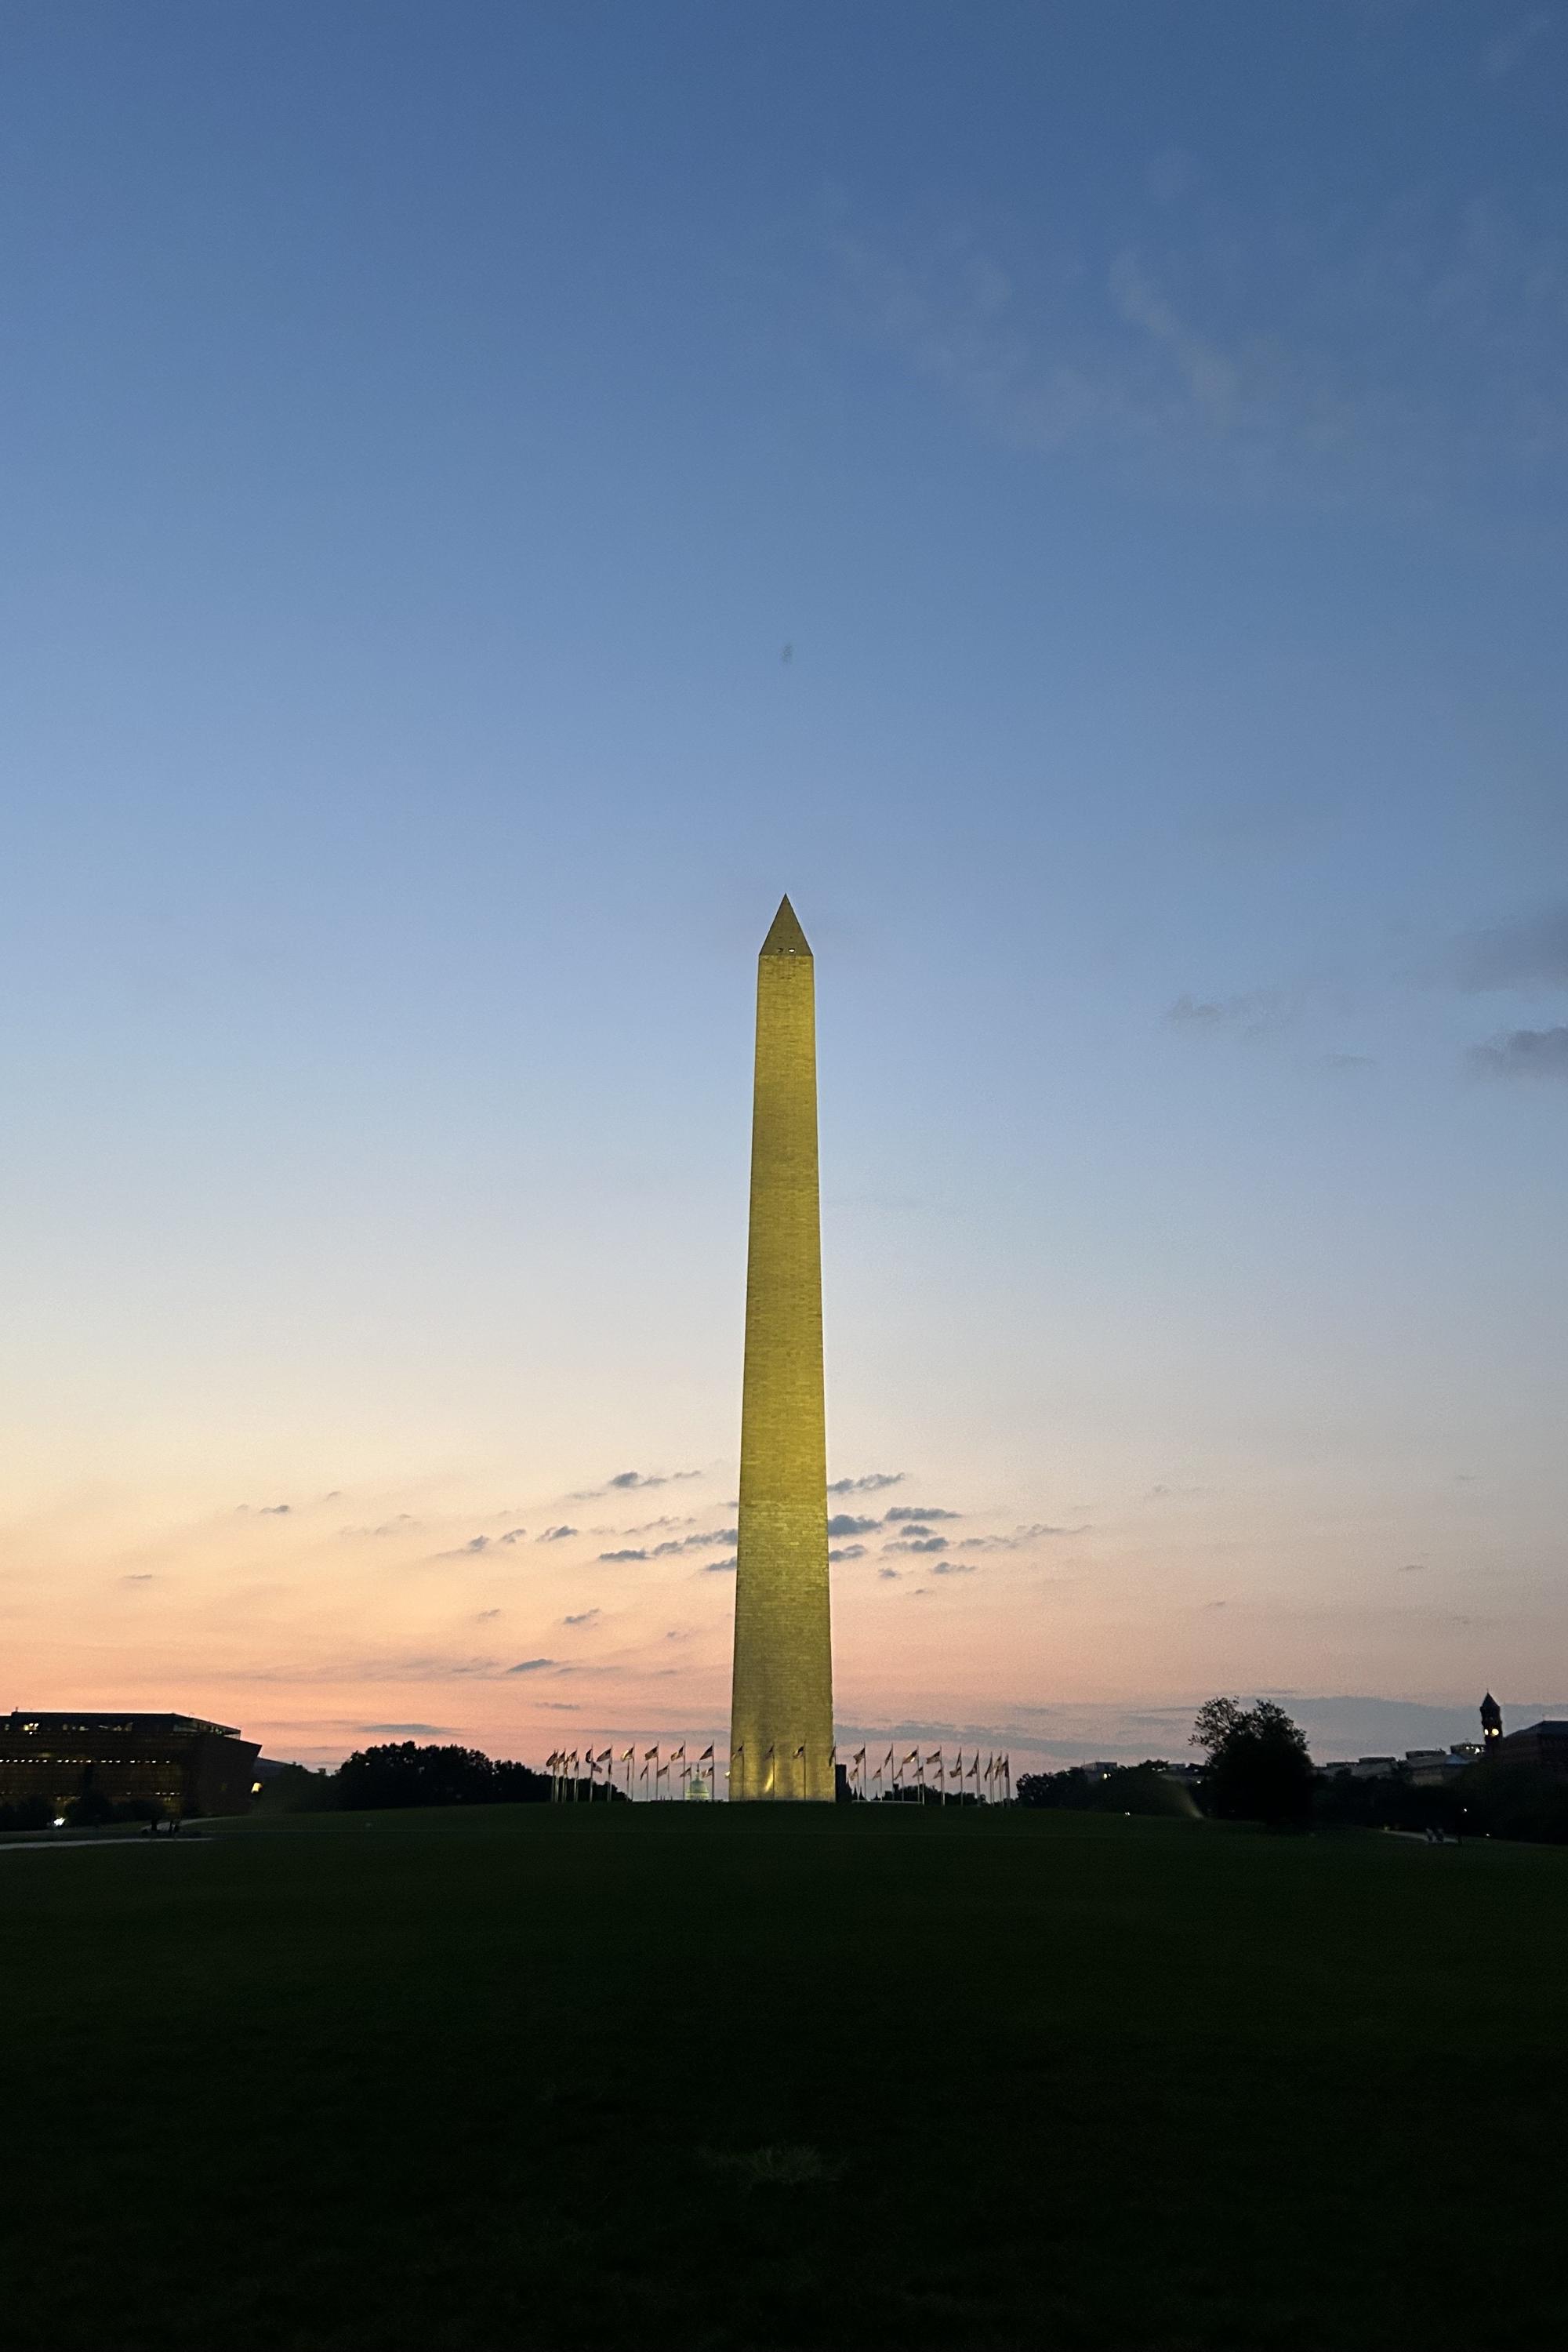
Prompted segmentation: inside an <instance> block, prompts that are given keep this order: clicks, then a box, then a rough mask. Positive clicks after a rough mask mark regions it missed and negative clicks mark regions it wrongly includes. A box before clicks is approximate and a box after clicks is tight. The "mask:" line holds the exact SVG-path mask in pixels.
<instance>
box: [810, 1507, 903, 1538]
mask: <svg viewBox="0 0 1568 2352" xmlns="http://www.w3.org/2000/svg"><path fill="white" fill-rule="evenodd" d="M895 1516H896V1514H895V1513H894V1512H892V1511H889V1514H888V1517H889V1518H892V1517H895ZM881 1524H882V1522H881V1520H880V1519H858V1518H857V1517H855V1515H854V1513H853V1512H852V1511H836V1512H835V1513H834V1516H833V1517H832V1518H830V1519H829V1520H828V1522H827V1532H828V1534H829V1535H830V1536H868V1535H869V1534H870V1533H871V1530H872V1528H879V1527H880V1526H881Z"/></svg>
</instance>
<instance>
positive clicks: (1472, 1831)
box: [1017, 1698, 1568, 1845]
mask: <svg viewBox="0 0 1568 2352" xmlns="http://www.w3.org/2000/svg"><path fill="white" fill-rule="evenodd" d="M1191 1745H1192V1746H1194V1747H1195V1748H1198V1749H1199V1750H1200V1751H1201V1754H1202V1758H1203V1762H1202V1764H1201V1767H1200V1769H1199V1771H1198V1774H1197V1777H1196V1779H1195V1780H1188V1779H1186V1778H1183V1779H1180V1780H1177V1779H1174V1778H1173V1776H1172V1773H1171V1768H1170V1766H1169V1764H1168V1763H1166V1762H1164V1761H1163V1760H1155V1759H1151V1760H1150V1761H1149V1762H1148V1763H1144V1764H1131V1765H1118V1766H1115V1767H1113V1768H1112V1769H1110V1771H1107V1772H1105V1773H1103V1774H1101V1775H1100V1776H1099V1777H1097V1778H1092V1779H1091V1778H1088V1777H1086V1776H1085V1775H1084V1774H1083V1773H1082V1772H1080V1771H1076V1770H1070V1769H1069V1770H1068V1771H1064V1772H1026V1773H1025V1774H1023V1775H1022V1776H1021V1777H1020V1779H1019V1780H1018V1782H1017V1801H1018V1802H1019V1804H1021V1805H1034V1806H1048V1807H1052V1808H1055V1809H1057V1810H1059V1811H1072V1812H1103V1813H1146V1814H1165V1815H1176V1814H1181V1813H1186V1814H1188V1815H1191V1814H1194V1813H1197V1812H1202V1813H1205V1814H1207V1815H1209V1816H1210V1817H1211V1818H1213V1819H1214V1820H1215V1821H1226V1822H1262V1823H1263V1824H1264V1825H1265V1826H1266V1827H1268V1828H1269V1829H1282V1830H1306V1829H1384V1830H1411V1831H1415V1832H1441V1833H1442V1834H1443V1835H1444V1836H1445V1837H1468V1836H1470V1837H1496V1838H1520V1839H1525V1840H1529V1841H1531V1842H1532V1843H1543V1844H1555V1845H1562V1844H1568V1782H1565V1781H1563V1780H1557V1779H1553V1778H1552V1776H1551V1775H1550V1774H1549V1773H1545V1772H1542V1770H1541V1769H1540V1768H1539V1767H1538V1766H1536V1765H1533V1764H1531V1763H1529V1762H1527V1761H1525V1760H1524V1759H1517V1760H1516V1759H1513V1758H1504V1757H1500V1756H1481V1757H1478V1758H1477V1759H1476V1760H1475V1761H1474V1762H1473V1763H1471V1764H1468V1765H1467V1766H1466V1767H1465V1768H1464V1769H1462V1770H1460V1771H1456V1772H1454V1773H1453V1774H1452V1775H1451V1776H1450V1777H1449V1778H1447V1780H1444V1782H1443V1783H1442V1785H1441V1786H1440V1787H1436V1788H1424V1787H1419V1786H1417V1785H1416V1784H1415V1782H1414V1781H1412V1780H1408V1779H1406V1778H1405V1775H1404V1774H1403V1773H1400V1772H1394V1773H1391V1774H1389V1775H1387V1776H1386V1777H1380V1778H1377V1779H1369V1780H1356V1779H1352V1776H1351V1775H1350V1774H1349V1773H1345V1772H1332V1773H1331V1772H1321V1771H1320V1770H1319V1769H1318V1768H1317V1767H1316V1766H1315V1765H1314V1763H1313V1762H1312V1759H1311V1757H1310V1755H1309V1753H1308V1750H1307V1740H1306V1735H1305V1734H1304V1733H1303V1731H1302V1730H1301V1728H1300V1725H1299V1724H1297V1723H1295V1722H1293V1721H1292V1720H1291V1718H1290V1717H1289V1715H1287V1714H1286V1712H1285V1710H1284V1708H1283V1707H1281V1706H1276V1705H1275V1704H1274V1702H1273V1701H1272V1700H1271V1699H1259V1700H1258V1703H1257V1705H1256V1706H1250V1707H1247V1706H1242V1705H1241V1704H1240V1702H1239V1700H1237V1699H1234V1698H1211V1699H1209V1700H1208V1701H1206V1702H1205V1705H1204V1706H1201V1707H1200V1708H1199V1709H1198V1713H1197V1719H1196V1721H1195V1723H1194V1727H1193V1734H1192V1741H1191Z"/></svg>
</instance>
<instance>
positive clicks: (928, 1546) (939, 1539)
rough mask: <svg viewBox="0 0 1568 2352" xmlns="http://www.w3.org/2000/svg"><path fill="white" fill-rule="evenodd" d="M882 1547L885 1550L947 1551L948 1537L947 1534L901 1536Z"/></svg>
mask: <svg viewBox="0 0 1568 2352" xmlns="http://www.w3.org/2000/svg"><path fill="white" fill-rule="evenodd" d="M882 1549H883V1550H884V1551H885V1552H887V1551H945V1550H946V1549H947V1538H946V1537H945V1536H912V1535H911V1536H900V1538H899V1539H898V1541H897V1542H896V1543H888V1544H884V1545H883V1546H882Z"/></svg>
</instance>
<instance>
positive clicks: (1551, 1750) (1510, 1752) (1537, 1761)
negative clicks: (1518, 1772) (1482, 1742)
mask: <svg viewBox="0 0 1568 2352" xmlns="http://www.w3.org/2000/svg"><path fill="white" fill-rule="evenodd" d="M1496 1753H1497V1755H1498V1758H1499V1759H1500V1761H1503V1762H1507V1763H1514V1764H1533V1765H1534V1766H1535V1769H1536V1770H1537V1771H1538V1772H1550V1773H1552V1776H1553V1777H1554V1778H1558V1779H1563V1780H1568V1722H1564V1721H1563V1720H1562V1719H1561V1718H1552V1717H1548V1718H1547V1720H1546V1721H1545V1722H1543V1723H1531V1724H1529V1725H1527V1726H1526V1727H1525V1728H1524V1729H1523V1730H1522V1731H1510V1733H1509V1735H1508V1738H1506V1739H1500V1740H1499V1742H1498V1745H1497V1750H1496Z"/></svg>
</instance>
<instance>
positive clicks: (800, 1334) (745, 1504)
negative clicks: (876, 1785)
mask: <svg viewBox="0 0 1568 2352" xmlns="http://www.w3.org/2000/svg"><path fill="white" fill-rule="evenodd" d="M730 1795H731V1799H732V1800H737V1799H738V1800H750V1799H753V1798H762V1799H773V1800H777V1799H779V1798H804V1799H807V1800H814V1801H817V1802H820V1803H831V1802H832V1801H833V1796H834V1771H833V1644H832V1635H831V1631H830V1628H829V1622H828V1599H827V1445H826V1424H825V1419H824V1412H823V1401H822V1242H821V1228H820V1221H819V1216H818V1210H817V1194H816V974H815V971H814V970H813V966H812V961H811V950H810V949H809V948H808V947H807V946H806V943H805V932H804V931H803V930H802V929H801V928H800V925H799V923H798V922H797V921H796V920H795V908H793V907H792V906H791V905H790V902H789V900H788V899H787V898H785V899H784V901H783V902H782V904H781V905H780V908H779V910H778V913H777V914H776V915H775V916H774V917H773V929H772V930H771V931H770V932H769V933H768V935H767V938H766V939H765V940H763V951H762V953H761V955H760V956H759V957H758V959H757V1064H756V1082H755V1092H754V1095H753V1097H752V1224H751V1242H750V1246H749V1249H748V1253H747V1258H746V1366H745V1375H744V1380H743V1382H742V1394H741V1516H740V1551H739V1564H738V1567H737V1570H736V1576H735V1673H734V1684H733V1689H732V1694H731V1708H730Z"/></svg>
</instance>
